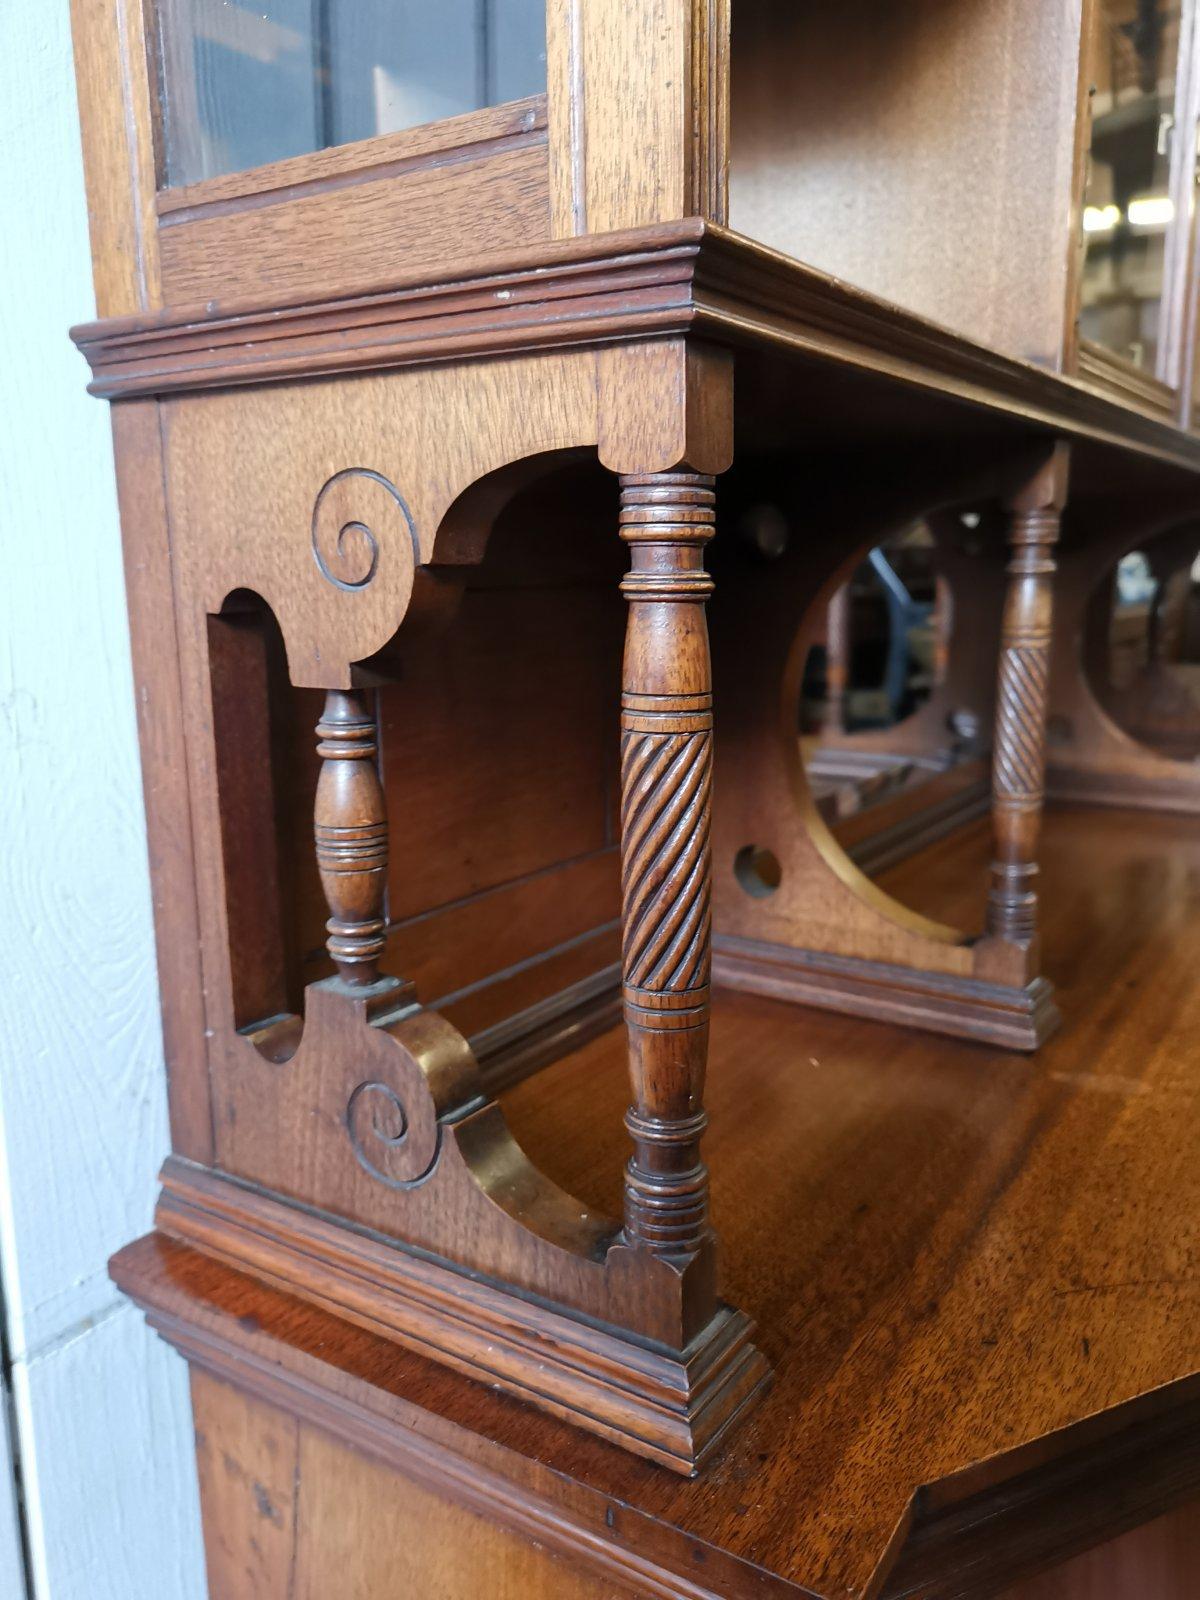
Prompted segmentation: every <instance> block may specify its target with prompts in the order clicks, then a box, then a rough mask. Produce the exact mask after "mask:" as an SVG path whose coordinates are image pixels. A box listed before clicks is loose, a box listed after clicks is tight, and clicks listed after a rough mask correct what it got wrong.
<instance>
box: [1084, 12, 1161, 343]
mask: <svg viewBox="0 0 1200 1600" xmlns="http://www.w3.org/2000/svg"><path fill="white" fill-rule="evenodd" d="M1181 9H1182V8H1181V3H1180V0H1100V3H1099V5H1098V6H1097V13H1098V14H1097V23H1096V33H1095V35H1094V39H1093V57H1092V80H1091V81H1092V143H1091V158H1090V162H1089V167H1088V182H1087V192H1086V195H1085V204H1084V213H1083V228H1084V243H1085V257H1084V271H1083V293H1082V310H1081V314H1080V321H1079V331H1080V333H1081V334H1082V335H1083V337H1084V338H1085V339H1090V340H1091V341H1092V342H1093V343H1095V344H1099V345H1103V346H1104V348H1105V349H1107V350H1112V351H1114V352H1115V353H1116V354H1117V355H1120V356H1124V357H1125V358H1126V359H1127V360H1129V361H1132V362H1133V363H1134V364H1135V365H1136V366H1139V367H1142V368H1143V369H1144V370H1145V371H1147V372H1154V371H1155V370H1156V363H1157V360H1158V339H1159V326H1160V321H1161V311H1162V291H1163V260H1164V255H1165V247H1166V240H1167V235H1168V232H1169V230H1170V227H1171V224H1172V222H1173V220H1174V206H1173V203H1172V199H1171V186H1170V169H1171V146H1172V138H1173V133H1174V112H1175V75H1176V67H1177V63H1178V58H1179V27H1180V11H1181Z"/></svg>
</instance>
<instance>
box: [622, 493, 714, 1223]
mask: <svg viewBox="0 0 1200 1600" xmlns="http://www.w3.org/2000/svg"><path fill="white" fill-rule="evenodd" d="M714 504H715V496H714V494H713V480H712V478H710V477H704V476H701V475H700V474H698V473H690V472H662V473H655V474H652V475H649V476H645V477H624V478H622V479H621V537H622V539H624V540H625V541H626V543H627V544H628V545H629V550H630V570H629V572H628V573H627V575H626V577H625V578H624V580H623V581H622V584H621V592H622V593H623V594H624V596H625V598H626V600H627V601H628V602H629V616H628V628H627V632H626V636H625V665H624V675H623V683H622V695H621V886H622V926H623V934H622V968H623V978H624V1009H625V1025H626V1030H627V1034H628V1041H629V1071H630V1081H631V1087H632V1093H633V1104H632V1105H631V1107H630V1109H629V1112H628V1115H627V1116H626V1126H627V1127H628V1129H629V1132H630V1134H631V1136H632V1138H633V1155H632V1157H631V1158H630V1161H629V1165H628V1168H627V1170H626V1177H625V1237H626V1239H627V1241H628V1242H629V1243H630V1244H634V1245H641V1246H644V1247H645V1248H647V1249H650V1250H654V1251H657V1252H658V1253H660V1254H663V1255H684V1254H690V1253H692V1252H694V1251H695V1250H697V1249H699V1248H700V1247H701V1245H702V1244H703V1243H704V1240H705V1238H706V1235H707V1231H708V1173H707V1171H706V1169H705V1167H704V1163H703V1162H702V1161H701V1159H700V1136H701V1134H702V1133H703V1132H704V1127H705V1116H704V1109H703V1096H704V1070H705V1064H706V1061H707V1056H708V1018H709V970H710V962H711V942H712V907H711V899H712V845H711V816H712V673H711V667H710V663H709V652H708V627H707V623H706V621H705V616H704V603H705V601H706V600H707V598H708V596H709V594H710V593H711V592H712V579H711V578H710V577H709V576H708V574H707V573H706V572H705V571H704V546H705V545H706V544H707V542H708V541H709V539H711V538H712V535H713V524H714Z"/></svg>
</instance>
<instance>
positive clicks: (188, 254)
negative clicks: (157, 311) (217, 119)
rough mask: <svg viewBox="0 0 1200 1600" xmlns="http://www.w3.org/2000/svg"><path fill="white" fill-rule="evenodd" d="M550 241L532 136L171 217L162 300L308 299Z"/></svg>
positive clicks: (166, 224)
mask: <svg viewBox="0 0 1200 1600" xmlns="http://www.w3.org/2000/svg"><path fill="white" fill-rule="evenodd" d="M549 231H550V218H549V200H548V195H547V179H546V145H545V139H544V135H542V134H540V133H539V132H538V131H537V130H533V131H531V132H529V133H521V134H514V135H512V136H511V137H510V138H508V139H506V140H499V141H496V142H495V143H494V144H491V145H487V146H484V148H483V150H482V152H480V153H475V152H470V151H469V152H468V153H464V154H461V155H460V154H456V153H451V154H446V155H442V156H440V157H434V156H430V157H428V158H425V159H424V160H423V161H422V162H421V163H420V164H418V163H416V162H413V163H412V164H411V166H410V167H409V168H408V170H406V171H405V172H404V173H402V175H401V176H399V177H396V176H393V175H391V174H389V173H388V172H387V171H386V169H385V170H384V171H383V173H382V174H380V175H378V176H375V175H373V174H372V173H371V171H370V170H369V169H368V171H367V172H364V173H360V174H356V175H355V179H354V181H352V182H348V183H340V184H335V183H334V181H333V180H332V179H326V180H325V182H324V183H323V184H322V185H319V186H318V187H316V188H315V189H312V190H309V189H307V188H305V187H303V186H301V187H300V188H299V189H298V191H293V190H291V189H282V190H280V191H277V192H275V193H266V194H261V195H250V196H246V197H245V198H244V199H240V200H227V201H223V202H219V203H217V202H214V203H213V204H211V205H203V206H199V207H193V208H191V209H189V210H186V211H178V212H176V211H168V212H167V214H166V215H165V216H164V217H162V218H161V219H160V221H159V228H158V246H159V253H160V256H161V261H162V285H163V296H164V298H165V299H166V301H167V302H168V304H173V305H187V304H190V303H191V302H193V301H195V300H207V301H210V302H212V303H213V304H214V305H215V304H224V303H227V302H228V301H230V300H236V299H238V298H239V297H241V296H243V295H251V294H259V295H270V294H280V293H287V294H290V295H294V296H297V297H303V296H305V295H311V294H320V293H321V292H322V291H323V289H325V288H326V287H327V285H328V284H329V283H330V282H331V281H338V282H340V281H343V280H344V281H345V282H346V283H347V285H348V286H354V285H357V284H369V283H373V282H375V281H376V280H377V279H378V278H379V277H380V276H381V275H382V274H383V273H385V272H386V271H387V270H388V267H389V264H390V263H391V262H392V261H394V260H395V259H396V257H397V256H402V257H403V259H404V260H405V261H406V262H407V263H408V264H409V266H410V267H423V268H424V269H425V270H426V272H427V273H428V272H430V271H432V270H434V269H436V268H437V267H438V266H439V265H440V264H441V263H442V262H444V261H445V260H446V259H447V258H448V257H453V255H454V253H455V252H456V251H459V250H462V249H465V248H469V249H472V250H485V251H486V250H489V249H492V250H496V249H503V248H504V247H505V246H511V245H514V244H525V245H528V244H531V243H533V242H535V241H536V240H539V239H545V238H547V237H548V236H549ZM350 237H352V238H353V239H354V241H355V245H354V249H353V250H352V251H350V252H348V251H347V248H346V240H347V238H350ZM348 262H349V263H351V264H350V265H349V266H348Z"/></svg>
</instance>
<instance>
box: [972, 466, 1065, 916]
mask: <svg viewBox="0 0 1200 1600" xmlns="http://www.w3.org/2000/svg"><path fill="white" fill-rule="evenodd" d="M1060 517H1061V498H1058V499H1051V500H1050V503H1042V504H1034V505H1032V506H1030V505H1028V504H1023V503H1022V502H1021V501H1016V502H1014V503H1013V504H1012V506H1011V507H1010V523H1009V534H1008V538H1009V548H1010V552H1011V555H1010V561H1009V565H1008V590H1007V593H1006V596H1005V602H1004V621H1003V627H1002V633H1001V641H1000V673H999V682H998V686H997V695H996V732H995V740H994V750H993V754H992V828H993V835H994V849H993V859H992V872H991V887H990V889H989V891H988V905H987V931H988V932H989V933H990V934H993V935H995V936H996V937H997V938H1001V939H1006V940H1008V941H1009V942H1011V943H1015V944H1026V945H1028V944H1031V943H1032V942H1033V940H1034V939H1035V938H1036V935H1037V894H1036V891H1035V889H1034V879H1035V878H1036V876H1037V871H1038V865H1037V844H1038V835H1039V833H1040V831H1041V822H1042V805H1043V802H1044V799H1045V772H1046V695H1047V686H1048V680H1049V673H1050V632H1051V624H1052V620H1053V605H1054V596H1053V583H1052V580H1053V575H1054V547H1055V545H1056V543H1057V541H1058V530H1059V521H1060Z"/></svg>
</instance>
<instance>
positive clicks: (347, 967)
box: [314, 689, 388, 985]
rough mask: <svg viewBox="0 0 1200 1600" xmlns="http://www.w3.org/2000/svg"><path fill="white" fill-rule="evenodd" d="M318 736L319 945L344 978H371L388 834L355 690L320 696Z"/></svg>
mask: <svg viewBox="0 0 1200 1600" xmlns="http://www.w3.org/2000/svg"><path fill="white" fill-rule="evenodd" d="M317 740H318V743H317V754H318V755H319V756H321V757H322V766H321V775H320V777H319V778H318V780H317V800H316V816H315V830H314V831H315V834H316V845H317V865H318V867H319V868H320V871H321V885H322V887H323V889H324V890H325V898H326V900H327V901H328V902H329V909H330V911H332V913H333V915H332V916H331V917H330V919H329V921H328V922H327V923H326V924H325V926H326V928H327V929H328V931H329V938H328V940H327V941H326V945H327V948H328V950H329V954H330V955H331V956H332V957H333V960H334V962H335V964H336V966H337V969H338V974H339V976H340V977H341V978H342V979H343V981H344V982H346V983H351V984H356V985H364V984H371V983H375V982H376V981H377V980H378V978H379V965H378V963H379V958H380V956H381V955H382V954H383V948H384V943H385V935H384V928H385V923H384V915H383V904H384V891H385V888H386V885H387V859H388V833H387V810H386V806H385V802H384V795H383V786H382V784H381V783H380V781H379V773H378V771H377V770H376V766H375V757H376V752H377V749H378V740H377V737H376V731H375V719H374V717H373V716H372V715H371V713H370V712H369V711H368V709H367V706H366V703H365V701H364V699H363V696H362V695H361V694H360V693H358V692H357V691H354V690H349V691H342V690H338V689H331V690H330V691H329V692H328V693H327V694H326V696H325V710H324V713H323V715H322V717H321V720H320V722H318V723H317Z"/></svg>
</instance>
